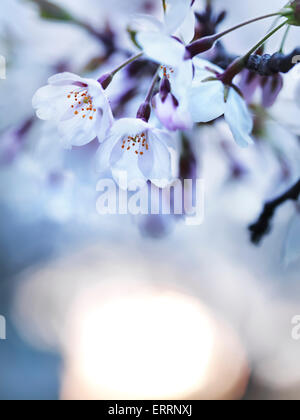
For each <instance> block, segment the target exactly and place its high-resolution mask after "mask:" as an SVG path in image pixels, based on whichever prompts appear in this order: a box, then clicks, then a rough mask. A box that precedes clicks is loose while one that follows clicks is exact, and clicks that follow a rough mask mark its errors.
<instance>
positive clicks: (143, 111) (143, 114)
mask: <svg viewBox="0 0 300 420" xmlns="http://www.w3.org/2000/svg"><path fill="white" fill-rule="evenodd" d="M150 116H151V106H150V104H149V102H144V103H143V104H142V105H141V106H140V107H139V110H138V112H137V115H136V117H137V118H139V119H140V120H143V121H145V122H148V121H149V119H150Z"/></svg>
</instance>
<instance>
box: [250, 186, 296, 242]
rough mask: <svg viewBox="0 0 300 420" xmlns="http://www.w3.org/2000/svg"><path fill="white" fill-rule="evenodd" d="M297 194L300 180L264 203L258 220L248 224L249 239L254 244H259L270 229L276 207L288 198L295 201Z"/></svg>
mask: <svg viewBox="0 0 300 420" xmlns="http://www.w3.org/2000/svg"><path fill="white" fill-rule="evenodd" d="M299 196H300V180H299V181H298V182H297V183H296V184H295V185H294V186H293V187H292V188H290V189H289V190H288V191H286V192H285V193H284V194H282V195H281V196H280V197H278V198H276V199H275V200H273V201H269V202H268V203H266V204H265V206H264V209H263V212H262V214H261V215H260V217H259V219H258V221H257V222H256V223H254V224H253V225H251V226H249V230H250V232H251V241H252V242H253V243H254V244H256V245H259V244H260V242H261V241H262V239H263V237H264V236H265V235H267V234H268V233H269V232H270V231H271V229H272V226H271V223H272V219H273V217H274V215H275V212H276V210H277V209H278V207H280V206H281V205H282V204H284V203H285V202H287V201H290V200H292V201H297V200H298V198H299Z"/></svg>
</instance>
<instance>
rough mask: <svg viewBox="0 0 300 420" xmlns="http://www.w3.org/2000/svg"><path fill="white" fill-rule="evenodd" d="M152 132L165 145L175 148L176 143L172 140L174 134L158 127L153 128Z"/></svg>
mask: <svg viewBox="0 0 300 420" xmlns="http://www.w3.org/2000/svg"><path fill="white" fill-rule="evenodd" d="M152 132H153V134H154V135H155V137H158V138H159V140H160V141H161V142H162V143H164V144H165V145H166V147H170V148H172V149H175V147H176V145H175V141H174V136H172V135H171V134H170V133H168V132H167V131H166V130H160V129H158V128H154V129H153V130H152Z"/></svg>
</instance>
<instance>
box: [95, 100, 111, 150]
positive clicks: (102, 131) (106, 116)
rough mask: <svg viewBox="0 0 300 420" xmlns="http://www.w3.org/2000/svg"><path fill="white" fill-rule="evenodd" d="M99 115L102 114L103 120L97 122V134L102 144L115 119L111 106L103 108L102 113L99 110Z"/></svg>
mask: <svg viewBox="0 0 300 420" xmlns="http://www.w3.org/2000/svg"><path fill="white" fill-rule="evenodd" d="M98 113H100V114H101V118H97V120H96V132H97V137H98V140H99V142H100V143H102V142H103V141H104V140H105V138H106V137H107V134H108V131H109V130H110V129H111V127H112V125H113V123H114V117H113V114H112V110H111V108H110V106H109V105H108V106H106V107H105V108H103V111H102V112H101V111H100V110H98Z"/></svg>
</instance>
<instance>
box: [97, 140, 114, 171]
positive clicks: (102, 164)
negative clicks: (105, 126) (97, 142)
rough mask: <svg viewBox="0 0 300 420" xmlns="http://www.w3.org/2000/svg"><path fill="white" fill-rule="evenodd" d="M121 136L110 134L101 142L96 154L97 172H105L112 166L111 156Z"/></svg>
mask: <svg viewBox="0 0 300 420" xmlns="http://www.w3.org/2000/svg"><path fill="white" fill-rule="evenodd" d="M119 140H120V138H118V137H116V136H113V135H109V137H107V139H105V141H104V142H103V143H102V144H101V146H100V147H99V149H98V152H97V156H96V170H97V172H99V173H101V172H105V171H107V169H108V168H109V167H110V158H111V154H112V151H113V148H114V147H115V146H116V144H117V143H118V142H119Z"/></svg>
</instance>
